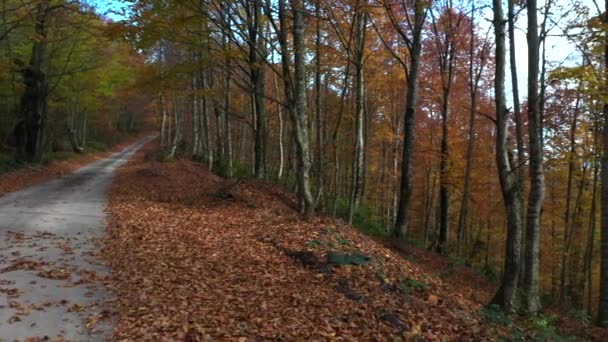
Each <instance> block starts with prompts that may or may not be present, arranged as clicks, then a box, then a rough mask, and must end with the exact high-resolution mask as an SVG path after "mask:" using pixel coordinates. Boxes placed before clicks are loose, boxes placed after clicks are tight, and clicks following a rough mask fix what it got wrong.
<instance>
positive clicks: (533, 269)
mask: <svg viewBox="0 0 608 342" xmlns="http://www.w3.org/2000/svg"><path fill="white" fill-rule="evenodd" d="M537 12H538V8H537V1H536V0H528V11H527V13H528V33H527V38H528V135H529V136H528V139H529V156H530V193H529V195H528V212H527V217H526V234H525V248H524V251H525V253H524V263H525V272H524V279H523V284H522V289H523V295H524V309H525V310H526V311H527V312H528V313H531V314H536V313H538V312H539V311H540V309H541V304H540V293H539V248H540V246H539V235H540V219H541V213H542V207H543V201H544V197H545V177H544V171H543V150H542V131H541V127H542V123H541V117H540V110H539V109H540V103H539V97H538V72H539V71H538V64H539V38H538V18H537V17H538V13H537Z"/></svg>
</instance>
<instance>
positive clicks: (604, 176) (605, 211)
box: [598, 0, 608, 327]
mask: <svg viewBox="0 0 608 342" xmlns="http://www.w3.org/2000/svg"><path fill="white" fill-rule="evenodd" d="M604 5H605V6H607V7H604V8H608V0H606V1H605V2H604ZM603 22H604V24H605V25H608V13H604V14H603ZM604 35H605V37H604V40H605V41H604V87H605V88H604V91H606V89H608V32H607V33H604ZM603 119H604V132H608V100H604V107H603ZM601 183H602V190H601V196H602V204H601V208H600V213H601V235H602V237H601V245H600V248H601V262H600V301H599V306H598V322H599V325H601V326H603V327H608V134H604V138H603V155H602V173H601Z"/></svg>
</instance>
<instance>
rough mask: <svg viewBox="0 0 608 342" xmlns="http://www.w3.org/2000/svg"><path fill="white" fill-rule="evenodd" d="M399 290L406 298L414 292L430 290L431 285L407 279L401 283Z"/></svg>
mask: <svg viewBox="0 0 608 342" xmlns="http://www.w3.org/2000/svg"><path fill="white" fill-rule="evenodd" d="M399 289H400V290H401V293H403V295H404V296H409V295H410V294H411V293H412V291H415V290H417V291H427V290H428V289H429V285H428V284H427V283H425V282H423V281H420V280H416V279H413V278H405V279H404V280H403V281H401V283H399Z"/></svg>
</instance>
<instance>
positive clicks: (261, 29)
mask: <svg viewBox="0 0 608 342" xmlns="http://www.w3.org/2000/svg"><path fill="white" fill-rule="evenodd" d="M520 5H521V4H519V2H516V1H511V0H509V1H493V2H492V9H493V13H492V15H493V17H492V23H493V25H490V24H488V23H486V20H485V19H490V18H483V16H484V15H486V13H489V12H486V11H484V10H482V8H481V6H480V5H479V4H477V3H475V2H469V1H456V0H450V1H435V2H430V1H422V0H403V1H401V0H399V1H393V0H390V1H389V0H387V1H377V0H373V1H372V0H331V1H316V0H314V1H304V0H279V1H268V0H237V1H231V2H224V1H217V0H190V1H179V2H176V1H166V2H156V1H148V0H140V1H138V2H137V3H136V5H135V7H134V15H133V18H132V21H133V22H134V25H129V26H128V27H127V32H128V33H129V36H130V37H131V39H132V42H133V43H134V44H135V45H136V46H137V48H138V49H141V50H142V51H144V52H145V53H146V54H147V55H148V56H149V58H148V62H149V65H150V69H149V70H152V71H153V72H151V75H149V76H150V79H149V82H148V85H149V87H150V88H151V89H153V93H154V94H155V105H156V108H157V112H158V117H159V121H160V123H161V124H160V125H159V126H160V128H161V131H162V146H163V153H164V154H165V157H172V156H174V155H177V154H179V153H180V152H181V153H188V154H190V155H192V156H193V157H194V158H197V159H198V160H200V161H202V162H205V163H206V164H207V166H208V167H209V168H210V169H213V170H215V171H217V172H219V173H222V174H224V175H226V176H229V177H234V176H244V175H253V176H254V177H257V178H264V179H275V180H279V181H281V182H285V183H287V184H289V185H290V186H291V187H292V189H293V190H294V191H295V192H297V194H298V201H299V207H300V209H301V211H302V213H303V214H305V215H306V216H311V215H313V214H314V213H315V212H316V211H326V212H329V213H332V214H335V215H338V216H340V217H343V218H344V219H346V220H348V221H350V222H352V223H353V224H355V225H358V226H360V227H363V228H364V229H367V230H369V231H371V232H373V233H375V234H381V235H390V236H392V237H394V238H395V239H396V240H398V241H399V242H398V243H402V241H401V240H413V241H415V242H416V243H420V244H422V245H424V247H426V248H429V249H434V250H437V251H440V252H441V253H445V254H452V253H454V252H456V254H457V255H458V257H459V258H462V259H465V260H464V261H465V262H467V263H470V264H474V265H477V266H479V267H481V268H483V269H484V272H486V274H487V275H488V276H489V277H497V278H500V279H501V286H500V288H499V290H498V291H497V293H496V296H495V297H494V299H493V303H494V304H498V305H499V306H501V307H502V308H504V309H506V310H508V311H515V310H516V309H525V310H526V311H528V312H530V313H536V312H538V311H539V310H540V308H541V303H540V297H541V294H543V293H544V292H547V293H549V294H551V295H552V297H554V298H557V297H561V298H562V301H564V302H568V303H569V304H572V305H574V306H576V307H577V308H581V309H583V308H584V309H585V310H587V311H588V312H589V313H591V311H592V310H590V309H589V308H590V307H592V306H593V305H591V304H589V303H592V302H594V301H595V300H596V298H597V296H598V293H597V284H598V279H599V277H598V276H599V269H600V268H599V250H598V249H597V248H595V246H596V245H597V241H598V238H599V237H598V236H597V234H596V232H597V231H598V230H596V225H597V222H598V221H599V220H600V213H599V212H598V210H597V208H599V205H600V203H598V201H599V198H598V197H599V196H597V194H596V193H597V190H598V186H600V183H601V182H600V180H601V177H600V176H601V174H600V173H599V172H600V168H599V166H598V160H599V159H598V158H600V156H601V147H598V146H599V144H597V143H596V142H597V141H599V140H598V139H601V130H600V129H599V127H600V124H601V119H600V112H601V108H600V103H603V95H602V94H601V92H600V91H598V89H602V87H603V85H602V86H601V87H600V86H599V83H600V81H598V80H602V77H603V76H602V75H603V74H602V72H603V71H600V70H604V69H603V67H604V66H603V63H604V62H603V60H602V59H601V58H600V56H599V55H597V53H595V54H594V52H596V51H597V48H596V47H597V46H598V44H600V41H601V39H597V37H599V36H601V34H602V32H603V30H602V28H601V25H599V24H598V23H597V20H594V19H593V18H588V16H587V14H586V13H587V11H586V10H585V9H583V8H582V7H580V6H578V5H576V4H573V5H569V6H561V7H560V6H550V5H552V2H547V4H545V5H544V6H540V7H539V6H538V4H537V2H536V1H528V2H527V3H526V6H525V7H523V8H522V7H521V6H520ZM503 7H505V8H506V13H505V11H504V10H503ZM524 11H525V13H526V18H527V20H528V22H527V27H529V29H527V32H528V49H527V50H528V57H529V61H528V68H529V72H528V73H529V75H530V77H529V78H528V87H527V88H528V89H527V96H526V98H525V99H523V101H522V99H520V94H519V85H518V84H517V75H518V73H517V63H518V62H519V60H518V59H517V58H516V56H517V54H518V53H519V51H516V50H515V41H516V38H517V37H516V35H517V34H518V33H517V30H515V27H516V26H517V25H518V24H521V23H518V20H520V18H519V17H520V14H521V13H524ZM539 13H540V14H539ZM571 14H572V15H571ZM574 14H577V15H574ZM539 21H540V23H539ZM566 21H568V22H566ZM574 29H576V30H580V31H577V32H576V34H569V30H574ZM549 30H554V31H558V30H562V31H563V32H561V34H562V35H563V36H564V37H565V38H566V39H567V40H568V41H570V42H571V43H572V44H574V45H575V46H576V48H577V49H578V51H579V52H580V53H581V55H582V56H584V58H583V59H584V60H585V62H584V63H583V65H573V66H562V67H554V65H553V64H552V63H550V61H549V60H547V58H551V57H552V56H551V54H550V53H549V50H548V49H549V47H548V43H544V41H545V40H546V39H552V38H551V36H550V35H549V34H548V32H549ZM554 31H552V32H554ZM602 42H603V41H602ZM507 44H508V45H507ZM543 56H544V57H543ZM541 59H543V60H541ZM507 61H509V64H510V67H509V70H508V74H507V70H506V68H507ZM507 75H510V76H511V85H510V86H509V87H507V86H506V82H507V81H508V79H507ZM508 88H510V89H512V97H510V99H507V95H508V91H507V89H508ZM285 114H288V115H285ZM190 128H191V129H190ZM564 137H568V139H565V138H564ZM497 175H498V177H497ZM496 194H500V195H499V196H496ZM600 211H601V210H600ZM545 232H546V233H545ZM497 251H500V252H497ZM503 251H504V252H503ZM541 252H542V258H541V257H540V253H541ZM577 287H580V288H583V289H584V290H580V291H577V290H576V289H575V288H577ZM605 293H608V292H605ZM519 294H521V296H519ZM603 298H604V297H603ZM607 302H608V301H607Z"/></svg>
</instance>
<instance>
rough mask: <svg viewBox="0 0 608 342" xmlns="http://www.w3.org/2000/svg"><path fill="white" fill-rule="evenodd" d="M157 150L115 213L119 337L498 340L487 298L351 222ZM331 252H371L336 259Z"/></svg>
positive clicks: (137, 166)
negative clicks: (312, 212)
mask: <svg viewBox="0 0 608 342" xmlns="http://www.w3.org/2000/svg"><path fill="white" fill-rule="evenodd" d="M153 148H154V146H149V147H148V148H147V151H148V153H149V151H150V150H151V149H153ZM145 155H146V152H145V151H142V152H141V153H140V154H139V155H138V157H136V158H135V160H134V161H132V162H130V163H129V164H127V166H125V167H123V168H122V169H121V170H120V171H119V174H118V176H117V178H116V180H115V183H114V186H113V189H112V192H111V203H110V206H109V209H108V211H109V228H108V229H109V230H108V238H107V240H106V244H105V247H104V250H103V254H104V255H105V258H106V259H107V261H108V263H109V264H110V266H111V268H112V270H113V282H112V284H113V285H112V291H113V292H114V294H115V295H116V298H118V299H117V300H116V302H115V303H114V304H115V307H116V308H117V309H118V317H117V326H116V328H115V337H116V338H117V339H121V340H133V341H141V340H166V341H170V340H171V341H172V340H186V341H202V340H216V339H226V340H237V341H246V340H251V341H254V340H260V339H273V340H333V339H344V340H387V339H389V338H390V337H401V338H404V339H406V340H430V341H432V340H463V341H464V340H494V339H495V338H496V336H497V333H498V332H497V331H496V329H495V328H493V327H491V326H490V325H488V324H487V323H485V321H484V319H483V318H482V317H481V316H480V315H479V309H480V307H481V306H480V304H478V303H477V302H475V301H472V300H469V299H467V298H466V297H465V296H464V295H461V294H459V293H458V292H455V291H453V289H451V288H450V286H449V285H448V284H445V283H443V282H442V281H441V280H440V279H438V278H436V277H433V276H430V275H428V274H426V273H425V272H423V271H422V270H420V269H419V268H417V267H416V266H414V265H413V264H411V263H410V262H408V261H406V260H405V259H403V258H402V257H401V256H399V255H398V254H397V253H395V252H393V251H391V250H390V249H388V248H386V247H384V246H382V244H381V243H378V242H376V241H374V240H373V239H371V238H369V237H367V236H365V235H363V234H362V233H360V232H358V231H356V230H355V229H353V228H351V227H350V226H348V225H346V224H344V223H343V222H342V221H340V220H336V219H332V218H327V217H319V218H314V219H312V220H310V221H304V220H302V219H301V218H300V216H299V215H298V213H297V211H295V210H294V209H293V207H294V206H295V198H294V197H293V195H292V194H290V193H288V192H286V191H284V190H283V189H282V188H280V187H276V186H274V185H272V184H270V183H267V182H260V181H246V182H244V183H241V184H237V185H235V186H232V185H233V183H234V182H233V181H230V180H223V179H221V178H219V177H217V176H215V175H213V174H211V173H209V172H208V171H207V170H206V169H205V168H204V167H203V166H201V165H198V164H195V163H192V162H189V161H184V160H179V161H176V162H172V163H158V162H154V161H152V160H149V159H151V158H145V157H144V156H145ZM330 252H332V253H338V254H340V255H341V254H350V253H360V254H362V255H364V256H369V257H370V259H369V261H368V262H367V263H365V260H363V263H365V264H364V265H343V266H332V265H327V264H326V256H327V254H328V253H330Z"/></svg>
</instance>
